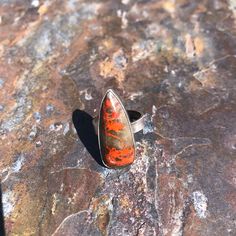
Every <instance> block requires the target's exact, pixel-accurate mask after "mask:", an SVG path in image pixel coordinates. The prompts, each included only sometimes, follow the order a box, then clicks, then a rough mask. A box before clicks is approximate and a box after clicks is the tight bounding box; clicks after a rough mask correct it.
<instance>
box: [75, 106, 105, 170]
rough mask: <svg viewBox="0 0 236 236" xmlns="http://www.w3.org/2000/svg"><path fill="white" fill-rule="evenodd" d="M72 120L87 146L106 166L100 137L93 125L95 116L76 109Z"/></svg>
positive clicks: (91, 153)
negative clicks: (100, 148)
mask: <svg viewBox="0 0 236 236" xmlns="http://www.w3.org/2000/svg"><path fill="white" fill-rule="evenodd" d="M72 120H73V124H74V126H75V129H76V131H77V134H78V136H79V138H80V140H81V142H82V143H83V144H84V146H85V148H86V149H87V150H88V152H89V153H90V155H91V156H92V157H93V158H94V160H95V161H96V162H97V163H98V164H99V165H101V166H103V167H105V166H104V165H103V163H102V160H101V156H100V151H99V145H98V137H97V135H96V133H95V130H94V126H93V117H92V116H90V115H89V114H88V113H86V112H85V111H82V110H75V111H74V112H73V115H72Z"/></svg>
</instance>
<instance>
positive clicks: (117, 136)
mask: <svg viewBox="0 0 236 236" xmlns="http://www.w3.org/2000/svg"><path fill="white" fill-rule="evenodd" d="M98 138H99V147H100V152H101V157H102V161H103V163H104V165H105V166H107V167H109V168H121V167H125V166H128V165H130V164H132V163H133V161H134V159H135V143H134V136H133V132H132V127H131V124H130V121H129V117H128V114H127V112H126V110H125V108H124V106H123V105H122V102H121V100H120V99H119V97H118V96H117V95H116V94H115V92H114V91H113V90H111V89H109V90H108V91H107V92H106V94H105V96H104V98H103V100H102V103H101V108H100V113H99V125H98Z"/></svg>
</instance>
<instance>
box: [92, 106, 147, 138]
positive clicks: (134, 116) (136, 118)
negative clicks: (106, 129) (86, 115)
mask: <svg viewBox="0 0 236 236" xmlns="http://www.w3.org/2000/svg"><path fill="white" fill-rule="evenodd" d="M127 113H128V116H129V120H130V123H131V127H132V131H133V133H134V134H135V133H138V132H139V131H141V130H142V129H143V128H144V118H145V116H144V115H142V114H141V113H140V112H138V111H134V110H127ZM98 121H99V117H98V116H96V117H95V118H93V126H94V130H95V133H96V134H98Z"/></svg>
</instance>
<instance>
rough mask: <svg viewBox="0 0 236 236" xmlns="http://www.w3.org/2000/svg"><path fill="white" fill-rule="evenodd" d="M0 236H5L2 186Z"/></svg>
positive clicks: (0, 193)
mask: <svg viewBox="0 0 236 236" xmlns="http://www.w3.org/2000/svg"><path fill="white" fill-rule="evenodd" d="M0 235H1V236H5V228H4V215H3V204H2V188H1V186H0Z"/></svg>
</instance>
